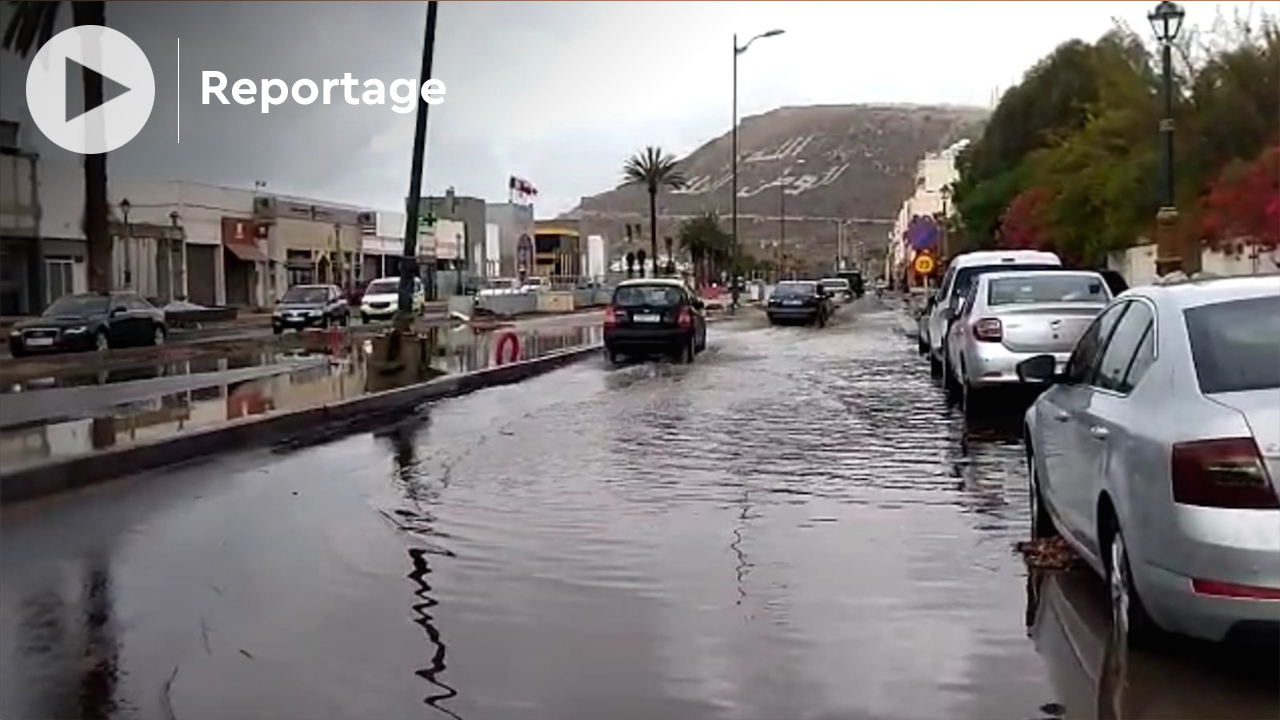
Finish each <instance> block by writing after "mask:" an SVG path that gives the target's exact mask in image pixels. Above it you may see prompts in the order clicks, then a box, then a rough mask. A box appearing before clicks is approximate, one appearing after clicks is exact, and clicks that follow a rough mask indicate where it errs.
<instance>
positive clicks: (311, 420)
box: [0, 343, 600, 505]
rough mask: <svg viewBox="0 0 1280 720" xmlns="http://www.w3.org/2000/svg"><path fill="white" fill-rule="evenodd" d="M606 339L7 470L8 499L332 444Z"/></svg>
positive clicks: (590, 350)
mask: <svg viewBox="0 0 1280 720" xmlns="http://www.w3.org/2000/svg"><path fill="white" fill-rule="evenodd" d="M599 351H600V344H599V343H590V344H587V345H582V346H579V347H574V348H570V349H567V350H561V351H557V352H552V353H548V354H546V355H543V356H541V357H537V358H534V359H531V360H524V361H521V362H513V363H509V364H506V365H501V366H497V367H491V368H485V369H482V370H476V371H473V372H466V373H458V374H454V375H444V376H442V377H439V378H436V379H433V380H429V381H427V382H423V383H417V384H414V385H408V386H405V387H400V388H395V389H391V390H384V391H381V392H376V393H370V394H366V395H360V396H357V397H353V398H350V399H346V400H340V401H335V402H332V403H326V404H323V405H318V406H313V407H308V408H302V409H298V410H291V411H287V412H281V413H276V414H268V415H257V416H253V417H250V418H243V419H238V420H232V421H230V422H226V423H223V424H220V425H216V426H213V427H210V428H206V429H200V430H192V431H190V432H187V433H183V434H180V435H175V436H172V437H168V438H163V439H157V440H153V441H144V442H141V443H137V444H134V445H128V446H123V447H119V448H113V449H110V450H104V451H98V452H90V453H85V454H83V455H77V456H72V457H67V458H62V459H58V460H52V461H49V462H46V463H41V464H37V465H31V466H27V467H23V468H20V469H18V470H15V471H13V472H9V473H6V472H3V470H0V504H4V505H8V504H11V503H15V502H21V501H24V500H31V499H35V498H40V497H46V496H49V495H54V494H58V493H62V492H67V491H69V490H74V489H77V488H81V487H86V486H89V485H94V484H98V483H101V482H105V481H108V480H114V479H117V478H121V477H127V476H130V475H134V474H138V473H142V472H146V471H150V470H156V469H158V468H164V467H169V466H175V465H178V464H180V463H184V462H188V461H191V460H194V459H198V458H201V457H206V456H209V455H213V454H216V453H220V452H227V451H232V450H242V449H249V448H254V447H265V446H270V445H276V444H280V443H290V442H293V443H299V442H300V444H313V443H307V442H306V439H307V438H308V437H311V438H314V437H320V438H322V440H323V441H325V442H327V441H329V440H332V439H336V438H337V437H342V436H346V435H349V434H353V433H357V432H365V431H368V430H372V429H374V428H377V427H379V426H381V425H384V424H387V423H390V422H394V421H396V420H398V419H401V418H403V417H404V416H405V415H407V414H410V413H412V412H414V411H415V409H416V408H417V407H418V406H419V405H421V404H423V403H426V402H432V401H436V400H441V399H445V398H450V397H457V396H459V395H465V394H467V393H471V392H475V391H476V390H481V389H484V388H489V387H497V386H499V385H507V384H511V383H516V382H519V381H521V380H525V379H527V378H530V377H534V376H536V375H541V374H543V373H547V372H550V371H552V370H555V369H557V368H560V367H563V366H565V365H568V364H570V363H572V362H576V361H578V360H581V359H583V358H585V357H588V356H591V355H594V354H598V353H599Z"/></svg>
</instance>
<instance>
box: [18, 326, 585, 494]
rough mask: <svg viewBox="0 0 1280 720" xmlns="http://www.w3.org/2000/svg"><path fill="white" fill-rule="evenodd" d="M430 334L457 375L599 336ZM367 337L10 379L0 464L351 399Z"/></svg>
mask: <svg viewBox="0 0 1280 720" xmlns="http://www.w3.org/2000/svg"><path fill="white" fill-rule="evenodd" d="M508 333H510V334H514V335H515V336H516V337H517V342H516V344H515V345H512V344H510V343H509V342H508V343H506V344H503V345H502V347H501V348H499V347H498V345H499V343H500V341H501V338H502V337H503V336H504V335H506V334H508ZM429 335H430V336H431V337H432V344H433V346H434V348H435V352H436V355H435V357H433V358H432V360H431V367H432V368H433V369H435V370H436V371H439V372H441V373H460V372H468V371H472V370H479V369H482V368H486V367H490V366H491V365H494V364H499V363H506V362H513V361H515V360H528V359H531V358H534V357H539V356H542V355H546V354H547V353H550V352H555V351H558V350H564V349H567V348H570V347H574V346H579V345H584V344H590V343H593V342H598V341H599V337H600V327H599V326H598V325H592V326H583V325H572V324H568V323H564V324H560V325H556V324H552V323H548V322H542V323H538V324H537V325H536V326H534V327H531V328H520V329H517V330H514V331H509V330H503V329H499V330H497V331H495V332H484V333H477V332H473V331H472V330H470V329H469V328H466V327H462V328H459V329H451V328H435V329H432V330H430V331H429ZM371 343H372V339H371V338H369V337H361V336H354V337H353V336H349V335H347V336H344V335H341V334H332V335H331V334H327V333H322V332H314V333H309V334H308V337H307V341H306V343H305V344H304V346H303V347H298V348H293V349H289V350H272V351H259V352H251V353H240V354H236V355H233V356H230V357H222V358H214V357H206V358H195V359H191V360H184V361H182V362H175V363H159V364H151V365H138V366H133V367H126V368H116V369H111V370H101V371H97V372H92V373H81V374H78V375H66V376H63V377H58V378H56V379H50V381H49V382H47V383H39V382H37V383H33V382H30V381H27V382H24V383H15V384H13V385H12V386H9V387H8V388H6V390H7V391H8V392H6V393H3V394H0V466H2V467H3V468H4V469H5V470H6V471H13V470H16V469H19V468H22V467H25V466H29V465H31V464H35V463H40V462H45V461H48V460H50V459H58V458H64V457H70V456H75V455H81V454H84V453H88V452H93V451H97V450H103V449H107V448H111V447H116V446H120V445H124V444H130V443H136V442H144V441H147V440H155V439H159V438H164V437H168V436H172V435H174V434H177V433H181V432H186V431H190V430H194V429H198V428H204V427H209V426H211V425H216V424H219V423H223V422H226V421H228V420H235V419H237V418H242V417H248V416H253V415H262V414H265V413H270V412H279V411H284V410H296V409H300V408H304V407H313V406H316V405H321V404H324V403H331V402H336V401H338V400H343V399H347V398H351V397H355V396H357V395H361V394H364V393H366V392H370V390H371V388H370V385H369V382H368V381H369V373H368V362H367V360H368V356H369V354H370V352H371ZM500 350H501V355H499V351H500ZM422 379H424V380H425V379H429V378H422ZM374 389H385V388H384V387H382V386H381V385H379V386H378V387H377V388H374Z"/></svg>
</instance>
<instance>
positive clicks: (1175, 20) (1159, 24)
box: [1147, 0, 1194, 276]
mask: <svg viewBox="0 0 1280 720" xmlns="http://www.w3.org/2000/svg"><path fill="white" fill-rule="evenodd" d="M1185 16H1186V12H1185V11H1184V10H1183V9H1182V6H1180V5H1178V4H1177V3H1175V2H1171V0H1162V2H1161V3H1160V4H1159V5H1156V7H1155V9H1154V10H1152V11H1151V13H1150V14H1148V15H1147V20H1149V21H1151V28H1152V29H1153V30H1154V31H1155V34H1156V40H1158V41H1159V42H1160V63H1161V71H1162V75H1163V77H1162V80H1163V83H1162V93H1161V95H1162V98H1161V99H1162V100H1163V104H1164V113H1163V117H1161V119H1160V209H1159V210H1158V211H1157V212H1156V274H1157V275H1159V276H1164V275H1168V274H1169V273H1172V272H1175V271H1178V270H1184V271H1185V270H1187V269H1188V266H1189V264H1191V262H1192V260H1193V259H1192V258H1191V257H1190V255H1191V254H1194V253H1191V254H1188V256H1187V257H1182V254H1181V253H1179V252H1178V241H1177V236H1176V231H1175V224H1176V222H1177V220H1178V209H1177V207H1176V206H1175V205H1174V196H1173V41H1174V39H1175V38H1177V37H1178V31H1179V30H1181V29H1182V19H1183V18H1184V17H1185Z"/></svg>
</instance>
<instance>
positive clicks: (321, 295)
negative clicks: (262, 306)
mask: <svg viewBox="0 0 1280 720" xmlns="http://www.w3.org/2000/svg"><path fill="white" fill-rule="evenodd" d="M350 320H351V307H350V306H349V305H347V299H346V298H345V297H343V295H342V291H341V290H339V289H338V286H337V285H294V286H293V287H291V288H289V289H288V290H286V291H285V293H284V297H282V298H280V302H279V303H278V304H277V305H276V310H275V312H274V313H272V315H271V329H272V330H273V331H274V332H275V334H277V335H279V334H280V333H282V332H284V331H285V329H286V328H293V329H295V330H301V329H303V328H307V327H329V326H330V325H346V324H347V323H348V322H349V321H350Z"/></svg>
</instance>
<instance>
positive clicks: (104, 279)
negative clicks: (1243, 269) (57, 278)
mask: <svg viewBox="0 0 1280 720" xmlns="http://www.w3.org/2000/svg"><path fill="white" fill-rule="evenodd" d="M67 4H70V5H71V22H72V24H73V25H75V26H76V27H79V26H81V25H103V26H105V25H106V24H107V8H106V3H105V2H103V1H102V0H96V1H94V2H83V1H80V0H77V1H76V2H70V3H64V2H39V1H37V2H30V1H24V2H11V3H10V6H11V12H12V13H13V14H12V15H10V17H9V24H8V25H7V26H6V27H5V31H4V42H3V45H4V49H6V50H9V51H11V52H14V53H16V54H17V55H18V56H19V57H22V58H26V57H27V56H29V55H31V54H32V53H34V52H38V51H39V50H40V48H42V47H44V44H45V43H46V42H49V39H50V38H52V37H53V29H54V25H56V24H57V21H58V13H59V12H60V11H61V9H62V6H63V5H67ZM80 77H81V82H82V83H83V85H84V106H85V107H86V108H94V107H98V106H99V105H101V104H102V100H103V87H102V75H100V74H98V73H96V72H94V71H93V70H90V69H89V68H87V67H85V68H83V69H82V70H81V75H80ZM83 226H84V236H85V243H86V244H87V245H88V255H89V289H90V290H92V291H96V292H105V291H108V290H110V289H111V271H110V268H111V234H110V226H109V224H108V220H107V156H106V153H99V154H95V155H85V156H84V217H83Z"/></svg>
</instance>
